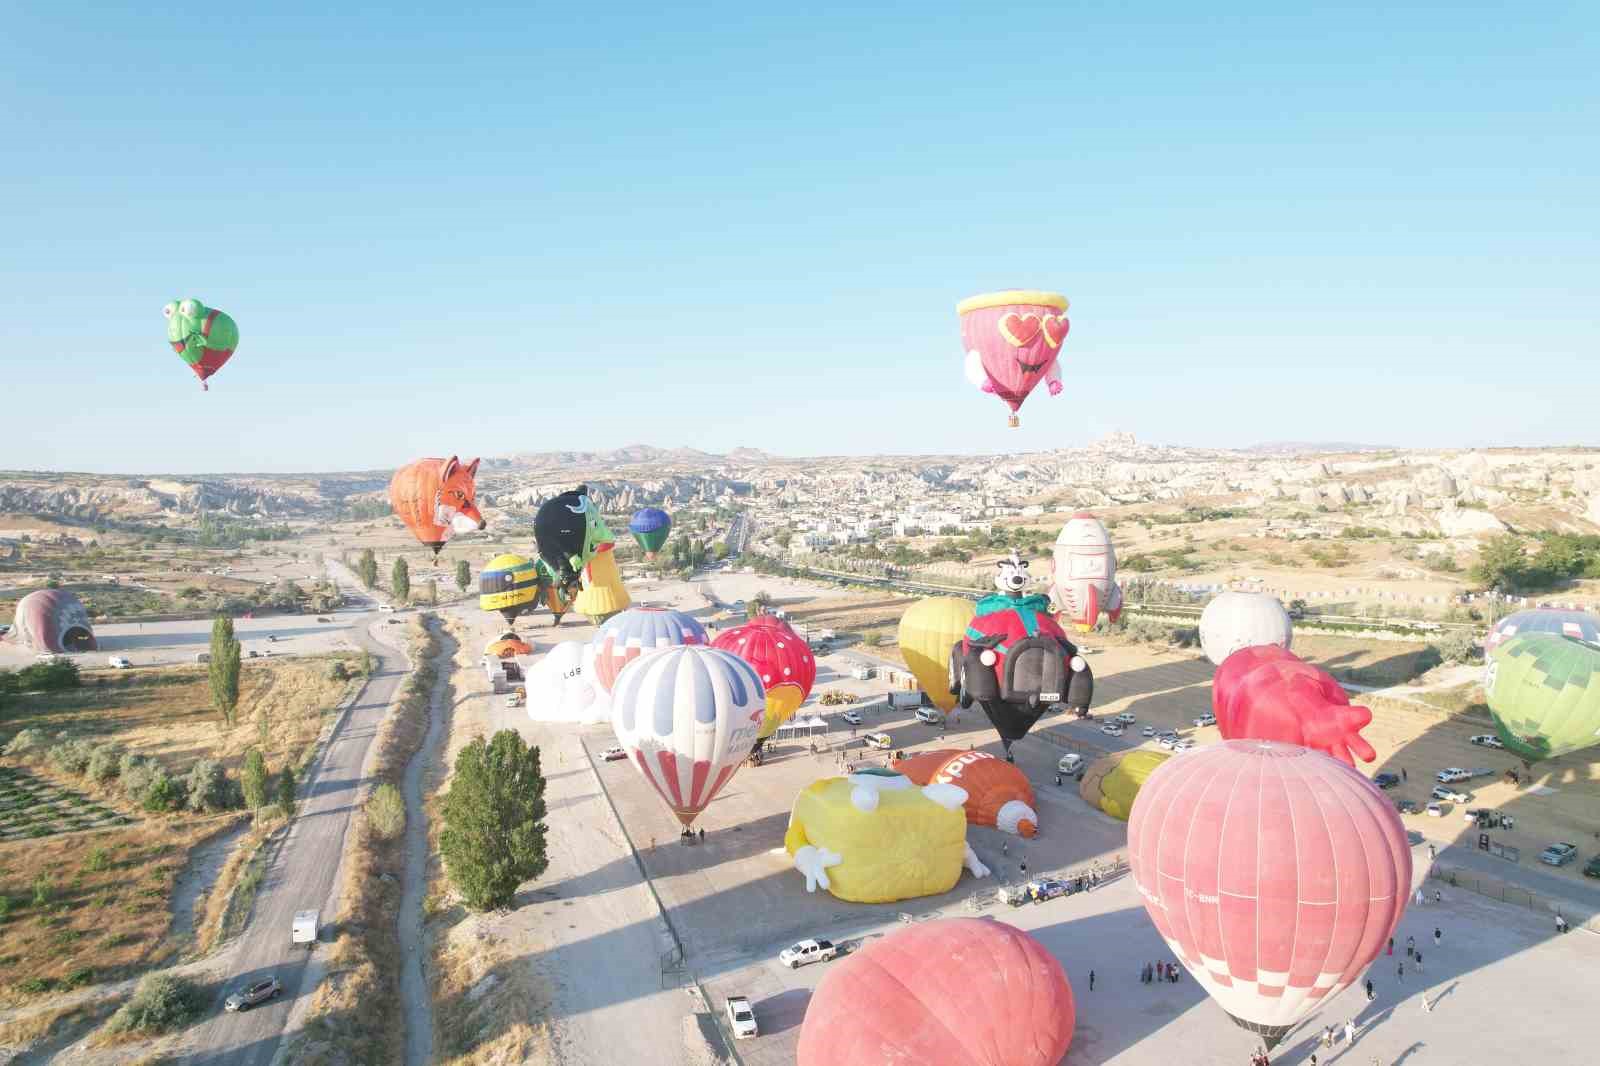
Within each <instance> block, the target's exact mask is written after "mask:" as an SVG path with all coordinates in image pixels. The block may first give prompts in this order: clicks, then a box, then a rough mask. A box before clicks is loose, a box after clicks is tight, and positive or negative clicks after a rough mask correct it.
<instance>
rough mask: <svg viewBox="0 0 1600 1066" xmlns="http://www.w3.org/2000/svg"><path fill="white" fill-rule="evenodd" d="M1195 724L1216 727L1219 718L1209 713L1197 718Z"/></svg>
mask: <svg viewBox="0 0 1600 1066" xmlns="http://www.w3.org/2000/svg"><path fill="white" fill-rule="evenodd" d="M1194 724H1195V725H1197V726H1208V725H1216V724H1217V716H1216V715H1214V714H1212V713H1210V712H1209V711H1207V712H1206V713H1205V714H1202V715H1201V716H1200V717H1199V718H1196V719H1195V720H1194Z"/></svg>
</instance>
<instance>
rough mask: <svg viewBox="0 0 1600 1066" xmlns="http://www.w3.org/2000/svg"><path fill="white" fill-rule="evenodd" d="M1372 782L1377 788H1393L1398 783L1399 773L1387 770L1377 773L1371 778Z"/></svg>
mask: <svg viewBox="0 0 1600 1066" xmlns="http://www.w3.org/2000/svg"><path fill="white" fill-rule="evenodd" d="M1372 783H1373V784H1374V785H1377V786H1378V787H1379V788H1394V787H1395V786H1396V785H1398V784H1399V783H1400V775H1399V774H1391V773H1388V772H1385V773H1381V774H1377V775H1375V776H1374V777H1373V778H1372Z"/></svg>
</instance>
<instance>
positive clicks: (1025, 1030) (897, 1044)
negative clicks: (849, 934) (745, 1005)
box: [795, 918, 1077, 1066]
mask: <svg viewBox="0 0 1600 1066" xmlns="http://www.w3.org/2000/svg"><path fill="white" fill-rule="evenodd" d="M1076 1022H1077V1012H1076V1009H1075V1008H1074V1006H1073V1001H1072V986H1071V984H1069V983H1068V981H1067V975H1066V973H1065V972H1064V971H1063V970H1062V969H1061V963H1059V962H1057V961H1056V958H1055V956H1053V955H1051V954H1050V953H1049V952H1048V951H1046V950H1045V947H1044V945H1043V944H1040V943H1039V942H1038V941H1037V940H1035V939H1034V938H1033V937H1031V936H1029V935H1028V934H1027V933H1024V932H1023V931H1022V930H1020V929H1017V928H1016V927H1014V926H1010V925H1007V924H1005V923H1004V922H997V921H995V920H993V919H992V918H944V919H940V920H937V921H932V922H923V923H920V924H917V925H910V926H906V927H904V928H902V929H898V930H896V931H895V932H893V933H890V934H889V935H888V936H886V937H884V938H883V939H882V940H877V941H874V942H872V943H871V944H870V945H869V946H867V947H865V948H862V949H861V950H860V951H857V952H854V953H853V954H851V955H850V956H848V957H847V958H845V959H844V960H843V961H842V962H836V963H833V964H832V966H831V968H830V969H829V971H828V974H827V976H825V977H824V978H823V979H822V981H821V983H819V984H818V985H817V990H816V992H814V993H813V994H812V996H811V1003H810V1005H808V1006H807V1007H806V1017H805V1021H804V1022H803V1023H802V1024H801V1027H800V1043H799V1047H798V1048H797V1049H796V1056H795V1062H796V1066H883V1064H884V1063H899V1062H903V1063H916V1064H919V1066H921V1064H927V1066H935V1064H936V1066H1056V1064H1057V1063H1059V1062H1060V1061H1061V1059H1062V1057H1063V1056H1064V1055H1066V1053H1067V1048H1068V1047H1070V1046H1071V1045H1072V1033H1073V1029H1074V1028H1075V1026H1076Z"/></svg>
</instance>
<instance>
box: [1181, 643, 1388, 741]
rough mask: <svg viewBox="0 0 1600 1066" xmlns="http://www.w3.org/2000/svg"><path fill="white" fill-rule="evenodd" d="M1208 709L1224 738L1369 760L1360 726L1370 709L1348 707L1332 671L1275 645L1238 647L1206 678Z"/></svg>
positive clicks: (1369, 715)
mask: <svg viewBox="0 0 1600 1066" xmlns="http://www.w3.org/2000/svg"><path fill="white" fill-rule="evenodd" d="M1211 713H1212V714H1214V715H1216V718H1217V729H1218V730H1219V731H1220V732H1221V733H1222V736H1223V738H1224V739H1225V740H1277V741H1282V742H1283V743H1285V744H1303V745H1305V746H1306V747H1308V748H1312V749H1315V750H1316V751H1320V752H1323V753H1324V754H1327V755H1332V756H1333V757H1334V758H1335V759H1338V760H1339V761H1340V762H1342V763H1345V764H1346V765H1349V766H1354V765H1355V762H1354V760H1353V759H1352V758H1351V756H1352V754H1353V755H1355V756H1356V757H1358V758H1360V759H1361V760H1362V761H1363V762H1371V761H1372V760H1373V759H1375V758H1377V756H1378V753H1377V752H1375V751H1373V750H1372V745H1371V744H1368V743H1367V741H1366V738H1365V737H1363V736H1362V735H1361V730H1362V729H1364V728H1365V727H1366V726H1367V725H1369V724H1370V723H1371V722H1372V712H1371V711H1369V710H1367V708H1365V707H1357V706H1351V704H1350V697H1349V696H1347V695H1345V691H1344V689H1343V688H1341V687H1340V686H1339V682H1337V681H1335V680H1334V679H1333V675H1331V674H1329V673H1328V672H1327V671H1326V670H1324V669H1322V668H1321V667H1318V666H1312V665H1311V664H1310V663H1308V662H1305V661H1303V660H1302V659H1300V658H1299V657H1298V656H1296V655H1295V654H1294V653H1293V652H1291V651H1285V650H1284V649H1282V648H1280V647H1278V646H1277V645H1276V644H1264V645H1260V646H1258V647H1254V648H1240V649H1239V650H1238V651H1236V652H1234V653H1233V654H1232V655H1230V656H1228V657H1227V658H1226V659H1224V660H1223V662H1222V665H1221V666H1219V667H1217V673H1216V676H1215V677H1214V678H1212V680H1211Z"/></svg>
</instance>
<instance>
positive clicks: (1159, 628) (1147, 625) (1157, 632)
mask: <svg viewBox="0 0 1600 1066" xmlns="http://www.w3.org/2000/svg"><path fill="white" fill-rule="evenodd" d="M1171 633H1172V627H1171V626H1169V625H1167V624H1166V623H1165V622H1158V621H1156V620H1155V619H1154V618H1135V619H1133V620H1132V621H1131V622H1129V623H1128V636H1130V637H1132V638H1133V639H1134V640H1137V641H1139V642H1140V643H1141V644H1153V643H1155V642H1156V641H1161V642H1163V643H1165V642H1166V641H1167V640H1168V639H1169V638H1170V636H1171Z"/></svg>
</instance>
